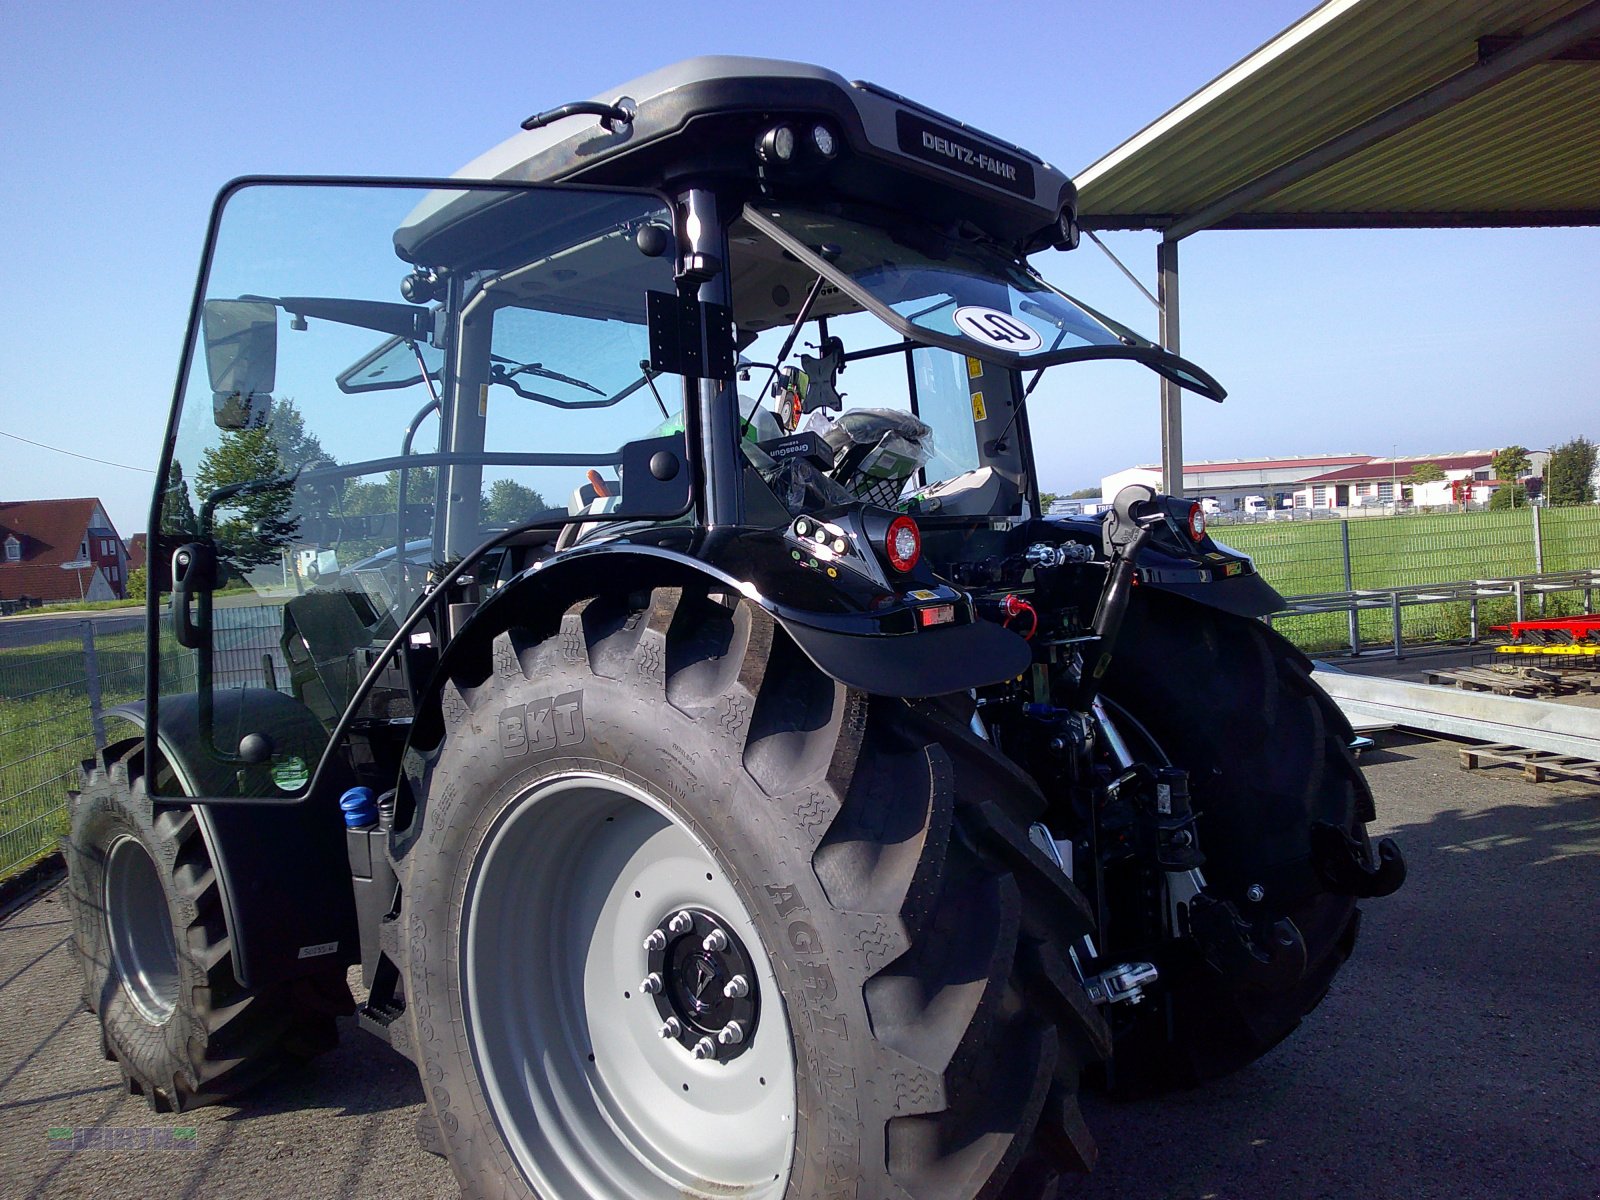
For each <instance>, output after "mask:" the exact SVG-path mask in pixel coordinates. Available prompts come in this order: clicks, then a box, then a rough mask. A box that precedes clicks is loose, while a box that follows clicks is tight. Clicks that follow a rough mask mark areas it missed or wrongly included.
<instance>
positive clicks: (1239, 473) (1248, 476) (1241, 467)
mask: <svg viewBox="0 0 1600 1200" xmlns="http://www.w3.org/2000/svg"><path fill="white" fill-rule="evenodd" d="M1371 461H1372V455H1370V454H1318V455H1309V456H1300V457H1289V458H1235V459H1215V460H1210V461H1206V462H1190V463H1184V464H1183V494H1184V495H1185V496H1189V497H1192V498H1194V499H1200V498H1202V497H1204V498H1206V499H1209V500H1215V501H1216V502H1217V507H1218V508H1219V509H1220V510H1221V511H1223V512H1231V511H1236V510H1250V511H1256V510H1259V509H1260V508H1263V507H1265V508H1287V507H1289V503H1290V500H1291V497H1292V496H1293V495H1294V489H1295V488H1296V487H1297V486H1298V485H1299V483H1300V481H1301V480H1303V479H1305V478H1307V477H1308V476H1311V475H1319V474H1322V473H1323V472H1325V471H1333V470H1340V469H1343V468H1347V467H1354V468H1359V467H1360V466H1361V465H1363V464H1365V463H1369V462H1371ZM1130 483H1143V484H1148V485H1149V486H1150V487H1153V488H1155V489H1156V490H1157V491H1160V490H1161V468H1160V467H1159V466H1156V465H1153V464H1146V465H1143V466H1138V467H1128V468H1126V469H1124V470H1121V471H1118V472H1116V473H1115V474H1112V475H1107V476H1106V477H1105V478H1104V479H1102V480H1101V481H1100V494H1101V495H1102V496H1104V497H1106V498H1107V499H1110V498H1111V497H1113V496H1115V495H1116V494H1117V493H1118V492H1120V491H1121V490H1122V489H1123V488H1125V487H1127V486H1128V484H1130Z"/></svg>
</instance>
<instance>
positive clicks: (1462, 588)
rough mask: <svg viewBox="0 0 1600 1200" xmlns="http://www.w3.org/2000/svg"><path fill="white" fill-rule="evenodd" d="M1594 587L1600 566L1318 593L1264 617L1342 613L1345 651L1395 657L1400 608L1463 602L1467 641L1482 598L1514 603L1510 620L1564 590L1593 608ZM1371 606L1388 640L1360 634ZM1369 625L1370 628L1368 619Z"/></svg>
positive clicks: (1474, 636) (1399, 645)
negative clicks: (1383, 617)
mask: <svg viewBox="0 0 1600 1200" xmlns="http://www.w3.org/2000/svg"><path fill="white" fill-rule="evenodd" d="M1597 588H1600V569H1591V570H1586V571H1555V572H1549V573H1546V574H1543V575H1519V576H1515V577H1513V578H1509V579H1466V580H1461V581H1459V582H1456V583H1436V584H1412V585H1407V586H1405V587H1392V588H1357V589H1354V590H1352V591H1345V592H1318V593H1313V594H1311V595H1305V596H1290V597H1287V598H1286V601H1287V602H1286V605H1285V607H1284V608H1283V609H1282V610H1281V611H1279V612H1276V613H1273V614H1272V615H1271V616H1269V617H1268V618H1267V623H1268V624H1269V625H1277V624H1278V623H1279V622H1280V621H1282V620H1284V619H1285V618H1293V617H1304V616H1311V615H1314V614H1327V613H1343V614H1345V617H1346V620H1347V626H1348V642H1349V653H1351V654H1359V653H1361V652H1362V650H1364V649H1378V648H1380V647H1382V646H1384V645H1388V646H1390V647H1391V649H1392V652H1393V654H1394V657H1396V658H1400V657H1402V655H1403V648H1404V646H1405V635H1404V629H1403V621H1402V612H1403V610H1405V609H1408V608H1415V607H1417V606H1419V605H1430V604H1432V605H1438V604H1460V605H1464V606H1465V610H1466V629H1465V635H1466V640H1468V641H1474V642H1475V641H1478V640H1479V638H1480V637H1481V635H1482V606H1483V604H1484V602H1485V601H1505V600H1509V601H1510V602H1511V603H1512V604H1513V605H1514V611H1515V617H1514V619H1515V620H1518V621H1521V620H1524V619H1526V616H1527V609H1528V602H1529V601H1530V600H1538V601H1539V602H1540V604H1541V606H1542V604H1543V601H1544V599H1545V598H1546V597H1549V596H1553V595H1557V594H1560V593H1563V592H1572V593H1577V592H1581V593H1582V594H1583V609H1584V611H1585V612H1593V611H1594V593H1595V590H1596V589H1597ZM1373 610H1380V611H1382V610H1386V611H1387V612H1388V614H1389V617H1390V621H1389V632H1390V638H1389V640H1388V641H1387V642H1383V641H1378V642H1374V641H1372V640H1371V639H1370V638H1368V637H1364V635H1363V633H1362V621H1361V614H1362V613H1364V612H1369V611H1373ZM1368 625H1369V628H1370V622H1369V623H1368Z"/></svg>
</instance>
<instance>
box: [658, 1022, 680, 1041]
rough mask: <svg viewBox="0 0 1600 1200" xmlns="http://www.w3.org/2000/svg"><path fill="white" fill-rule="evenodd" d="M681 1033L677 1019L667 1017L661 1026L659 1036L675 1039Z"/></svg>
mask: <svg viewBox="0 0 1600 1200" xmlns="http://www.w3.org/2000/svg"><path fill="white" fill-rule="evenodd" d="M682 1032H683V1026H682V1025H680V1024H679V1023H678V1018H677V1017H668V1018H667V1019H666V1023H665V1024H663V1025H662V1026H661V1036H662V1037H664V1038H675V1037H677V1036H678V1035H679V1034H680V1033H682Z"/></svg>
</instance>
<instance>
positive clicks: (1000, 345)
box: [955, 304, 1044, 354]
mask: <svg viewBox="0 0 1600 1200" xmlns="http://www.w3.org/2000/svg"><path fill="white" fill-rule="evenodd" d="M955 320H956V328H957V329H959V330H960V331H961V332H962V333H964V334H966V335H967V336H968V337H969V338H972V339H973V340H974V341H978V342H982V343H984V345H986V346H993V347H995V348H996V349H998V350H1010V351H1011V352H1012V353H1013V354H1022V353H1025V352H1027V351H1029V350H1037V349H1038V348H1039V347H1040V346H1042V345H1044V339H1043V338H1041V337H1040V336H1039V335H1038V333H1037V332H1035V330H1034V329H1033V327H1032V326H1031V325H1028V324H1026V323H1025V322H1023V321H1020V320H1018V319H1017V318H1016V317H1013V316H1012V315H1011V314H1010V313H1003V312H1001V311H999V310H998V309H994V308H983V307H980V306H979V305H976V304H968V305H966V306H964V307H962V308H958V309H956V313H955Z"/></svg>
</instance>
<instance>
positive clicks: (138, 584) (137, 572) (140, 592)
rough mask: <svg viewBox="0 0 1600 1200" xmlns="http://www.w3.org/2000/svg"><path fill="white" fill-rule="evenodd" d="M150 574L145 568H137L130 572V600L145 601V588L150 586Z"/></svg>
mask: <svg viewBox="0 0 1600 1200" xmlns="http://www.w3.org/2000/svg"><path fill="white" fill-rule="evenodd" d="M149 580H150V573H149V571H148V570H146V569H145V568H144V567H135V568H134V569H133V570H131V571H129V572H128V599H129V600H143V599H144V598H145V588H146V587H148V586H149Z"/></svg>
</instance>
